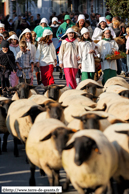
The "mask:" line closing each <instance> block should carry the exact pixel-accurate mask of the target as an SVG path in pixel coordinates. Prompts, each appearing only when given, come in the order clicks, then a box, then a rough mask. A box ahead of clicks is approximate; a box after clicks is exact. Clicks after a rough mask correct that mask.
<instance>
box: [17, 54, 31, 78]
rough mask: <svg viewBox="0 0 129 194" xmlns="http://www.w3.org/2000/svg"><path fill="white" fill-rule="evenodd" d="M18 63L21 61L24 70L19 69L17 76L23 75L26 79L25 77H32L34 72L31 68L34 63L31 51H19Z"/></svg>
mask: <svg viewBox="0 0 129 194" xmlns="http://www.w3.org/2000/svg"><path fill="white" fill-rule="evenodd" d="M16 63H19V65H20V67H22V68H23V70H19V69H18V71H17V76H18V77H23V78H24V79H25V78H26V79H30V78H31V77H32V72H31V71H30V70H31V63H34V61H33V59H32V57H31V53H30V51H28V50H27V51H26V52H25V53H24V52H22V51H19V52H18V53H17V56H16ZM26 67H27V68H28V67H30V68H29V69H24V68H26ZM23 71H24V73H23ZM24 74H25V75H24Z"/></svg>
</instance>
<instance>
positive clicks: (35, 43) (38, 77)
mask: <svg viewBox="0 0 129 194" xmlns="http://www.w3.org/2000/svg"><path fill="white" fill-rule="evenodd" d="M31 34H32V40H33V44H34V45H35V47H36V49H37V47H38V42H37V41H36V33H35V32H34V31H31ZM34 70H35V74H36V78H37V83H38V85H40V84H41V83H42V82H41V80H40V68H39V67H37V66H36V63H35V64H34Z"/></svg>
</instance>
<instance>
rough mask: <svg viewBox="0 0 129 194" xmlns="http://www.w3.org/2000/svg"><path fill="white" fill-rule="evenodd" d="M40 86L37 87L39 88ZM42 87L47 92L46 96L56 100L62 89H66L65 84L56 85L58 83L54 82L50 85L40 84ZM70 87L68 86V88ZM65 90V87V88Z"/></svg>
mask: <svg viewBox="0 0 129 194" xmlns="http://www.w3.org/2000/svg"><path fill="white" fill-rule="evenodd" d="M38 88H39V87H37V89H38ZM40 88H43V89H44V90H45V91H46V92H45V94H44V96H45V97H47V98H51V99H53V100H55V101H58V100H59V98H60V96H61V94H62V92H61V89H64V88H65V86H64V85H56V84H52V85H49V86H40ZM67 89H68V88H66V90H67ZM64 91H65V89H64Z"/></svg>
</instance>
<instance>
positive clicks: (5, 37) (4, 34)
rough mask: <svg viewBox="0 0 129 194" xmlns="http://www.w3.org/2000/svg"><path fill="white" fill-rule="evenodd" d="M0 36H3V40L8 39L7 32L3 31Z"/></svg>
mask: <svg viewBox="0 0 129 194" xmlns="http://www.w3.org/2000/svg"><path fill="white" fill-rule="evenodd" d="M2 34H3V36H4V39H5V40H7V39H8V38H9V33H8V31H4V32H3V33H2Z"/></svg>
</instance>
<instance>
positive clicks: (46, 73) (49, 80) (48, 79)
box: [40, 65, 54, 86]
mask: <svg viewBox="0 0 129 194" xmlns="http://www.w3.org/2000/svg"><path fill="white" fill-rule="evenodd" d="M40 69H41V77H42V83H43V85H44V86H48V85H51V84H54V77H53V70H54V67H53V65H47V66H41V67H40Z"/></svg>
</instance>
